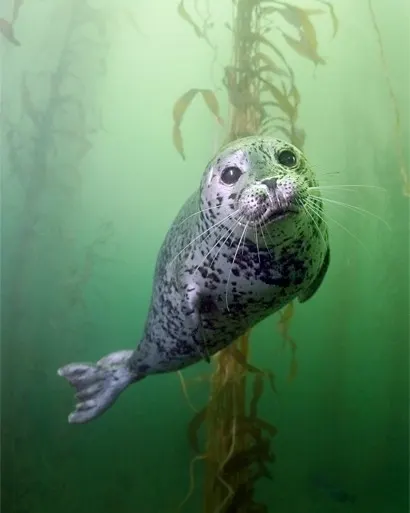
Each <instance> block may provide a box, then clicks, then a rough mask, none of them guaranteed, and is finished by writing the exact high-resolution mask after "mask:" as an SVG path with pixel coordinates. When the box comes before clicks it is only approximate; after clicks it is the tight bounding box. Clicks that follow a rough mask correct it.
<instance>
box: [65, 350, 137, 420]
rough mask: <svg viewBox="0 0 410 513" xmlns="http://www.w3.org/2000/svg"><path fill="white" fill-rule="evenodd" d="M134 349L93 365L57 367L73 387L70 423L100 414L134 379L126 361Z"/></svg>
mask: <svg viewBox="0 0 410 513" xmlns="http://www.w3.org/2000/svg"><path fill="white" fill-rule="evenodd" d="M132 353H133V351H118V352H116V353H111V354H109V355H107V356H105V357H104V358H102V359H101V360H100V361H98V362H97V363H96V364H95V365H94V364H86V363H70V364H68V365H65V366H64V367H61V368H60V369H58V371H57V374H58V375H59V376H63V377H64V378H66V380H67V381H68V382H69V383H70V385H72V386H73V387H74V388H75V389H76V392H77V393H76V398H77V399H78V400H79V402H78V403H77V404H76V407H75V410H74V411H73V412H72V413H70V415H69V416H68V422H69V423H70V424H84V423H86V422H89V421H90V420H93V419H95V418H96V417H99V416H100V415H101V414H102V413H104V412H105V411H106V410H107V409H108V408H109V407H110V406H111V405H112V404H113V403H114V402H115V401H116V399H117V397H118V396H119V395H120V393H121V392H122V391H123V390H125V388H127V386H128V385H129V384H130V383H132V382H134V381H135V380H136V376H135V375H134V374H133V373H132V372H131V370H130V369H129V367H128V365H127V363H128V361H129V359H130V357H131V355H132Z"/></svg>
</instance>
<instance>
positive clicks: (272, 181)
mask: <svg viewBox="0 0 410 513" xmlns="http://www.w3.org/2000/svg"><path fill="white" fill-rule="evenodd" d="M261 183H263V185H266V187H267V188H268V189H270V190H271V191H274V190H275V189H276V186H277V183H278V179H277V178H267V179H266V180H262V182H261Z"/></svg>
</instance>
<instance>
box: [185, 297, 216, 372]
mask: <svg viewBox="0 0 410 513" xmlns="http://www.w3.org/2000/svg"><path fill="white" fill-rule="evenodd" d="M189 308H190V309H191V312H190V322H191V323H192V326H193V328H192V331H193V334H194V341H195V344H196V347H197V351H198V353H199V354H200V355H201V358H203V359H204V360H205V361H206V362H207V363H211V356H210V353H209V350H208V346H207V343H206V334H205V329H204V320H203V318H204V316H206V315H207V314H210V313H212V312H214V311H215V309H216V305H215V303H214V302H213V300H212V298H210V297H208V296H205V295H202V294H200V293H197V292H196V290H195V288H193V289H192V290H191V296H190V302H189Z"/></svg>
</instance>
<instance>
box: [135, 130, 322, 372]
mask: <svg viewBox="0 0 410 513" xmlns="http://www.w3.org/2000/svg"><path fill="white" fill-rule="evenodd" d="M283 149H291V150H292V151H293V152H294V153H295V155H296V156H297V164H296V166H295V167H294V169H288V168H285V167H283V166H281V165H280V164H279V163H278V160H277V156H278V154H279V153H280V152H281V151H282V150H283ZM229 166H235V167H238V168H240V169H241V170H243V175H242V177H241V179H240V180H239V182H238V183H236V184H235V185H234V186H231V187H230V186H226V185H224V184H223V183H221V180H220V177H221V172H222V171H223V169H225V168H226V167H229ZM269 179H275V181H276V187H277V188H278V189H279V188H280V189H281V191H282V197H287V196H290V197H291V198H292V199H293V200H294V201H296V202H298V203H299V207H300V210H299V211H298V212H297V213H294V214H292V215H291V216H290V217H289V218H285V219H282V220H279V221H275V220H274V221H272V222H271V223H269V224H267V225H266V227H265V232H264V233H262V231H261V230H260V229H258V233H257V234H255V228H256V227H251V228H249V227H248V230H247V236H246V238H245V239H244V240H242V241H241V248H240V250H239V251H237V248H238V244H239V240H240V237H241V235H242V233H243V230H244V226H243V224H242V225H241V226H238V227H237V228H236V229H235V230H234V231H233V232H232V234H231V235H230V234H229V229H232V226H233V221H232V220H231V219H228V220H225V221H224V218H226V216H228V215H229V214H232V212H234V211H235V210H236V209H237V208H238V205H239V203H240V202H241V208H242V210H243V211H245V210H246V206H247V205H250V204H251V205H252V204H257V203H258V198H259V197H260V195H262V196H263V193H264V192H266V191H265V189H266V187H265V185H263V184H261V182H263V181H264V180H265V181H266V180H269ZM315 185H317V183H316V178H315V176H314V173H313V171H312V168H311V167H310V166H309V164H308V163H307V161H306V159H305V157H304V155H303V154H302V153H301V152H300V151H298V150H297V149H296V148H295V147H293V146H292V145H290V144H289V143H286V142H284V141H280V140H277V139H273V138H267V137H249V138H245V139H241V140H238V141H235V142H234V143H232V144H229V145H227V146H226V147H225V148H223V149H222V150H221V152H220V153H219V155H217V156H216V157H215V158H214V159H213V160H212V161H211V162H210V163H209V165H208V166H207V168H206V169H205V172H204V174H203V177H202V181H201V184H200V187H199V188H198V190H197V191H195V193H194V194H193V195H192V196H191V197H190V198H189V199H188V201H187V202H186V203H185V205H184V206H183V207H182V209H181V211H180V212H179V214H178V216H177V218H176V219H175V221H174V223H173V224H172V226H171V228H170V230H169V232H168V234H167V236H166V238H165V241H164V243H163V245H162V248H161V250H160V253H159V256H158V261H157V266H156V271H155V278H154V287H153V295H152V301H151V306H150V310H149V314H148V319H147V322H146V326H145V331H144V336H143V338H142V341H141V343H140V345H139V347H138V349H137V350H136V351H135V353H134V355H133V357H132V359H131V360H130V365H131V368H132V369H133V371H134V372H135V374H136V375H141V374H151V373H159V372H169V371H175V370H178V369H181V368H183V367H186V366H189V365H192V364H194V363H196V362H198V361H199V360H201V359H202V358H205V359H207V358H208V357H209V356H210V355H213V354H215V353H216V352H218V351H220V350H221V349H223V348H225V347H227V346H228V345H229V344H231V343H232V342H233V341H234V340H235V339H236V338H237V337H238V336H240V335H242V334H243V333H244V332H245V331H246V330H247V329H249V328H251V327H252V326H254V325H255V324H257V323H258V322H259V321H261V320H262V319H264V318H265V317H267V316H268V315H270V314H272V313H274V312H276V311H278V310H279V309H280V308H282V307H283V306H285V305H286V304H287V303H288V302H289V301H291V300H293V299H295V298H296V297H298V296H301V298H302V299H303V295H304V294H306V291H307V290H308V288H309V286H310V285H311V284H312V283H313V282H314V281H315V278H316V277H317V276H318V275H319V273H320V271H321V268H322V266H324V265H327V263H326V255H328V237H327V231H326V225H325V224H324V223H323V222H322V219H321V216H316V215H315V214H312V213H310V214H309V213H307V212H306V211H305V210H304V209H303V201H304V199H305V198H306V196H307V194H308V187H311V186H315ZM317 205H319V206H320V203H319V204H318V203H317ZM201 210H202V212H201V213H200V214H197V212H199V211H201ZM215 224H216V225H217V227H216V228H215V229H212V226H214V225H215ZM256 239H258V240H256ZM192 241H194V242H192ZM218 241H219V242H218ZM212 248H213V249H212ZM258 250H259V251H258ZM228 275H229V277H228Z"/></svg>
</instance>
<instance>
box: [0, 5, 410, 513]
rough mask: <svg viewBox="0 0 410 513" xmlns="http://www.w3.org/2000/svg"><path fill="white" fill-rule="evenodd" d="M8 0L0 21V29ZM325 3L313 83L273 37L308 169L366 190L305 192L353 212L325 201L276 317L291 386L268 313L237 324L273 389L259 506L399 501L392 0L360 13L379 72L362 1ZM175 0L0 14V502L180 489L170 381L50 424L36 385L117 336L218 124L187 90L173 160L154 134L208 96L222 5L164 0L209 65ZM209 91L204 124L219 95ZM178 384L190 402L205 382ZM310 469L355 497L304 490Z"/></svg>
mask: <svg viewBox="0 0 410 513" xmlns="http://www.w3.org/2000/svg"><path fill="white" fill-rule="evenodd" d="M12 4H13V2H12V0H8V2H6V1H4V2H3V3H2V5H1V6H0V18H1V17H3V18H5V19H7V20H11V19H12V11H13V5H12ZM16 4H17V2H15V5H16ZM339 4H342V2H334V7H335V12H336V14H337V17H338V20H339V30H338V33H337V36H336V37H335V38H334V39H332V30H331V28H330V27H331V26H330V25H329V23H330V22H329V17H327V16H325V15H323V14H321V15H320V20H319V16H317V20H315V23H316V22H317V26H318V28H319V30H318V39H319V43H320V49H321V54H323V57H324V58H325V59H326V61H327V63H326V65H325V66H318V67H317V69H316V73H315V74H314V73H313V71H314V66H313V65H312V63H311V62H309V61H308V60H307V59H304V58H303V57H301V56H299V55H297V54H296V53H295V52H293V50H291V49H290V48H288V47H286V46H285V45H284V44H283V42H282V43H281V45H282V46H281V48H282V50H283V53H284V55H285V56H286V59H288V60H289V62H290V64H291V66H292V68H293V69H294V71H295V75H296V79H297V83H298V87H299V91H300V93H301V106H300V112H299V122H300V125H301V126H303V128H304V130H305V131H306V133H307V139H306V144H305V147H304V151H305V153H306V154H307V156H308V158H309V159H310V161H311V162H312V163H313V165H314V166H315V169H316V171H317V174H318V177H319V181H320V182H321V184H323V185H327V186H340V185H352V184H354V185H364V186H366V187H357V188H352V189H349V188H343V189H337V190H336V189H331V188H329V189H327V192H324V195H325V197H326V198H329V199H331V200H334V201H337V202H347V203H349V204H351V205H354V206H355V207H357V208H356V209H351V208H350V209H348V208H343V207H342V206H341V205H339V204H336V203H331V202H328V203H327V204H326V206H327V213H328V222H329V229H330V234H331V249H332V262H331V266H330V269H329V273H328V275H327V277H326V280H325V282H324V284H323V286H322V287H321V289H320V291H319V292H318V293H317V295H316V296H315V297H314V298H313V299H312V300H311V301H309V302H308V303H306V304H304V305H297V307H296V313H295V317H294V319H293V322H292V326H291V334H292V336H293V338H294V339H295V341H296V343H297V360H298V372H297V375H296V378H295V379H294V380H293V381H292V382H289V381H288V380H287V375H288V371H289V365H290V358H291V355H290V348H289V347H287V346H285V347H284V348H283V342H282V340H281V338H280V335H279V334H278V330H277V328H276V322H277V318H271V319H267V320H266V321H265V322H263V323H262V324H261V325H259V326H258V327H257V328H256V329H255V330H254V331H253V333H252V340H251V347H252V349H251V361H252V363H253V364H255V365H260V366H261V367H263V368H266V367H269V368H270V369H271V370H272V371H273V372H274V373H275V376H276V384H277V389H278V393H277V394H276V395H274V394H272V393H270V392H269V391H268V389H267V390H266V391H265V394H264V396H263V399H262V404H261V415H262V416H263V417H264V418H266V419H267V420H269V421H270V422H272V423H273V424H274V425H275V426H276V427H277V428H278V435H277V436H276V437H275V438H274V441H273V448H274V452H275V455H276V461H275V463H274V464H273V465H272V468H271V472H272V475H273V480H272V481H269V480H261V481H260V482H259V483H258V486H257V498H258V501H259V502H261V503H264V504H265V505H266V506H267V510H266V511H268V512H269V513H333V512H343V511H346V512H350V511H352V512H360V513H367V512H369V513H407V512H408V511H409V502H408V488H409V486H408V482H409V461H408V460H409V445H408V434H409V431H408V429H409V422H408V421H409V380H408V369H409V350H408V344H409V312H410V305H409V286H410V279H409V262H410V258H409V233H410V230H409V224H410V217H409V201H410V198H409V197H406V196H405V195H404V194H403V178H402V177H401V174H400V167H401V165H402V162H404V163H405V165H406V166H407V171H404V172H405V173H406V172H407V176H408V173H409V143H408V141H409V136H410V133H409V106H410V105H409V91H410V84H409V75H410V69H409V62H410V58H409V57H410V56H409V35H408V34H409V13H410V10H409V6H408V3H407V2H404V0H403V1H400V0H391V1H390V2H387V1H385V0H374V1H373V3H372V5H373V9H374V13H375V16H376V18H377V23H378V27H379V30H380V35H381V37H382V44H383V55H384V63H385V65H386V66H387V67H386V68H385V67H384V65H383V60H382V58H381V52H380V46H379V42H378V34H377V32H376V31H375V29H374V26H373V24H372V18H371V14H370V10H369V4H368V2H367V1H366V2H365V1H362V2H357V1H356V0H346V1H345V2H343V5H339ZM87 5H90V6H91V7H87ZM297 5H299V6H302V7H309V8H316V9H317V8H320V9H325V6H324V4H323V3H320V2H318V1H316V2H315V0H312V1H311V2H307V1H303V2H302V1H300V2H298V3H297ZM177 6H178V2H177V1H176V0H158V1H157V2H149V1H147V0H139V1H138V2H132V1H131V0H121V1H120V0H119V1H118V2H108V1H106V2H105V1H103V0H95V1H93V2H89V4H87V2H85V0H54V1H53V2H52V3H51V2H44V1H41V0H34V1H32V2H28V1H26V2H25V3H23V5H22V6H21V9H20V11H19V13H18V17H17V20H16V22H15V25H14V29H15V37H16V39H17V40H18V41H19V42H20V46H16V45H15V44H13V43H11V42H10V41H8V40H7V39H6V38H5V37H2V35H1V34H0V38H1V41H0V44H1V57H2V62H1V81H0V86H1V95H2V105H1V109H2V110H1V124H2V140H1V166H2V170H1V171H2V190H1V205H2V228H1V236H2V239H1V248H2V269H1V270H2V273H1V285H2V305H1V307H2V319H1V320H2V325H1V326H2V341H1V342H2V343H1V349H2V360H1V362H2V367H1V375H2V397H1V429H2V431H1V436H2V439H1V478H2V488H1V500H2V511H4V512H5V513H55V512H58V513H72V512H76V513H83V512H84V513H94V512H95V513H171V512H172V513H173V512H175V511H176V507H177V505H178V503H179V502H180V501H181V500H182V499H183V498H184V496H185V495H186V493H187V491H188V488H189V463H190V460H191V458H192V453H191V451H190V447H189V444H188V441H187V425H188V422H189V421H190V419H191V418H192V415H193V413H192V411H191V409H190V407H189V405H188V404H187V401H186V399H185V398H184V396H183V394H182V392H181V387H180V382H179V379H178V377H177V375H176V374H170V375H163V376H153V377H151V378H150V379H147V380H144V381H143V382H141V383H139V384H138V385H136V386H135V387H132V388H131V389H130V390H128V391H127V392H126V393H124V395H123V397H121V399H120V400H119V401H118V403H117V404H116V405H115V407H114V408H113V409H112V410H110V411H109V412H107V413H106V414H105V415H104V416H103V417H101V418H100V419H98V420H96V421H95V422H92V423H90V424H88V425H83V426H72V425H68V423H67V415H68V413H69V412H70V411H71V409H72V405H73V397H72V391H71V389H70V388H69V387H68V386H67V383H65V382H64V381H63V380H62V379H60V378H58V377H57V375H56V369H57V368H58V367H59V366H61V365H62V364H65V363H68V362H71V361H76V360H79V361H87V360H90V361H95V360H96V359H98V358H100V357H101V356H103V355H104V354H106V353H108V352H112V351H116V350H119V349H126V348H133V347H134V346H135V344H136V343H137V341H138V339H139V336H140V334H141V332H142V329H143V325H144V321H145V316H146V314H147V310H148V305H149V299H150V293H151V285H152V276H153V271H154V265H155V259H156V254H157V252H158V249H159V247H160V245H161V242H162V239H163V237H164V235H165V233H166V231H167V229H168V227H169V225H170V223H171V222H172V219H173V217H174V216H175V214H176V213H177V211H178V210H179V208H180V206H181V205H182V203H183V202H184V201H185V199H186V198H187V197H188V195H189V194H190V193H191V192H192V191H193V190H194V189H196V187H197V186H198V183H199V179H200V176H201V174H202V172H203V169H204V167H205V165H206V164H207V162H208V161H209V159H210V157H211V156H212V154H213V153H214V151H215V150H216V149H217V147H218V145H219V144H220V142H221V141H222V140H223V138H224V136H225V135H226V129H223V128H221V127H218V125H217V124H216V123H215V120H214V118H213V117H212V115H211V114H210V113H209V112H208V111H207V110H206V108H205V107H204V104H203V102H201V101H199V100H195V102H193V104H192V106H191V107H190V109H189V111H188V112H187V113H186V116H185V118H184V120H183V123H182V132H183V140H184V146H185V153H186V160H185V161H183V160H182V159H181V157H180V156H179V155H178V153H177V151H176V149H175V148H174V146H173V144H172V123H173V121H172V107H173V104H174V102H175V100H176V99H177V98H178V97H179V96H181V95H182V94H183V93H184V92H186V91H187V90H188V89H190V88H193V87H198V88H209V89H215V83H217V84H218V86H217V87H219V86H220V84H221V79H222V76H223V69H222V66H223V65H226V64H227V63H228V64H229V62H230V59H231V53H232V48H231V37H230V32H229V30H227V29H226V28H225V26H224V24H225V23H227V22H229V23H230V22H231V2H228V1H226V2H225V1H221V0H219V1H216V0H212V1H211V0H210V1H209V2H207V1H202V2H194V1H191V2H188V1H186V2H185V7H186V10H187V11H189V12H191V13H193V18H194V19H196V20H198V19H200V17H199V18H198V13H196V11H195V8H197V9H198V11H199V13H201V15H202V16H203V17H206V16H207V12H208V11H209V14H210V18H209V19H210V20H211V21H213V22H214V23H215V26H214V28H213V31H214V32H212V34H214V36H213V37H214V40H213V41H214V42H215V43H217V45H218V48H219V51H218V58H217V62H216V64H215V65H214V66H212V61H213V53H212V50H211V49H210V48H209V46H207V44H206V42H205V41H204V40H203V39H201V38H198V37H197V36H196V35H195V32H194V30H193V29H192V27H190V26H189V24H188V23H187V22H186V21H184V20H182V19H181V17H180V16H178V14H177ZM131 14H132V16H133V17H132V18H131ZM195 16H196V18H195ZM131 20H133V21H131ZM272 37H273V36H272ZM389 84H391V87H392V90H393V93H394V98H395V100H396V101H397V106H398V110H399V114H400V125H401V126H400V127H399V128H400V131H399V132H397V131H396V129H395V124H396V121H395V104H394V101H393V100H392V97H391V94H390V90H389ZM217 97H218V100H219V102H220V105H221V110H222V114H221V115H222V116H223V118H224V119H225V120H226V119H227V117H228V103H227V95H226V92H225V90H224V89H222V88H221V90H220V91H218V92H217ZM277 135H278V136H283V134H277ZM398 146H399V147H403V151H404V157H403V161H401V160H400V158H399V156H398V152H397V147H398ZM367 186H372V187H367ZM380 188H382V189H383V190H381V189H380ZM324 191H326V189H324ZM358 209H364V210H366V211H369V212H370V213H371V214H366V213H364V212H363V211H362V210H360V211H359V210H358ZM378 218H380V219H378ZM385 223H388V225H389V228H388V227H386V225H385ZM207 369H208V367H207V364H205V363H204V364H199V365H197V366H195V367H193V368H190V369H188V370H187V371H186V372H185V373H184V375H185V377H186V378H189V377H196V376H198V375H199V374H202V373H203V372H204V371H205V370H207ZM189 393H190V398H191V401H192V403H193V404H194V405H195V406H196V407H197V408H200V407H201V406H203V405H204V404H205V402H206V400H207V397H208V388H207V385H206V383H200V384H191V385H189ZM316 475H321V476H324V479H326V480H329V481H330V482H331V483H332V486H333V487H334V488H335V489H338V490H342V491H346V493H349V494H354V495H355V496H356V501H355V503H354V504H350V503H348V502H347V503H346V502H343V501H340V500H337V499H335V497H333V496H332V494H330V493H329V492H328V491H326V490H323V489H322V488H321V487H320V486H317V485H315V484H314V483H312V478H313V476H316ZM195 477H196V488H195V492H194V494H193V496H192V498H191V499H190V501H189V502H187V504H186V506H185V508H184V510H183V511H184V512H187V513H200V512H201V511H202V509H201V508H202V506H201V504H202V502H203V490H202V481H201V480H202V477H203V468H202V467H201V464H200V463H198V465H197V467H196V474H195ZM232 513H233V512H232Z"/></svg>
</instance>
